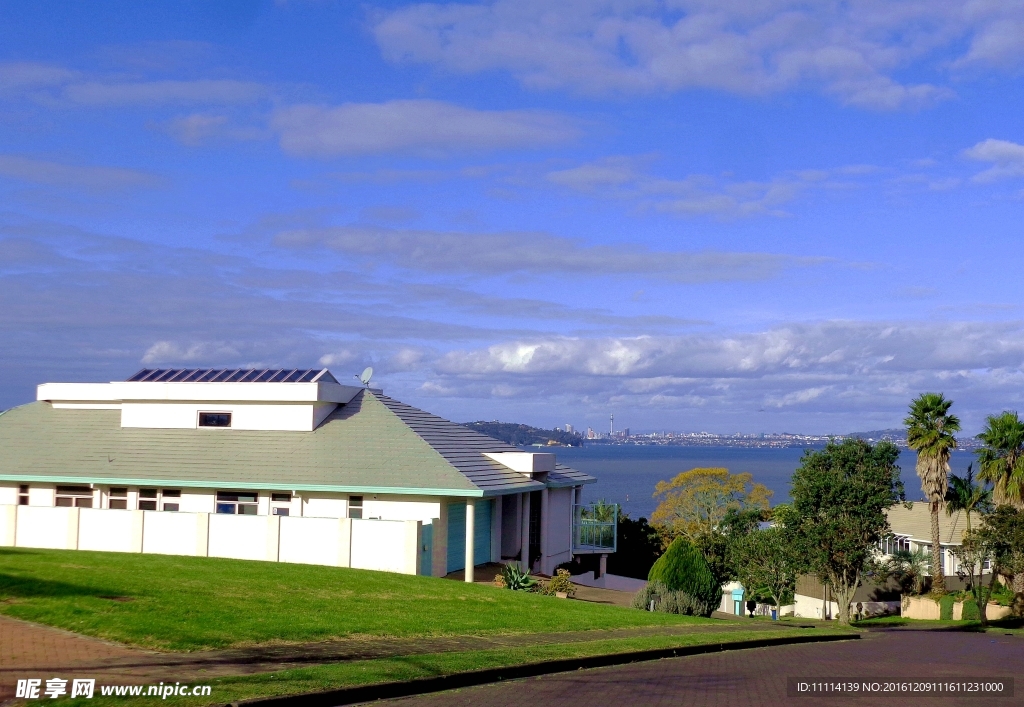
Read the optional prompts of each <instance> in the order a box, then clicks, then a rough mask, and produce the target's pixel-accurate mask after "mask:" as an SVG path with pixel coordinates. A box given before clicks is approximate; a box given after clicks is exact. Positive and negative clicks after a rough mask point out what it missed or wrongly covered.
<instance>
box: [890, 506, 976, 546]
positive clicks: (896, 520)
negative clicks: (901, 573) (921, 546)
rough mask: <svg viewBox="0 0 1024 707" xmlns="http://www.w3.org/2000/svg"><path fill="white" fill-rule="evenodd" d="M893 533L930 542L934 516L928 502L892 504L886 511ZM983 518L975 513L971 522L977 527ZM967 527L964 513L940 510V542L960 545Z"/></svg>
mask: <svg viewBox="0 0 1024 707" xmlns="http://www.w3.org/2000/svg"><path fill="white" fill-rule="evenodd" d="M885 514H886V516H887V517H888V518H889V527H890V528H892V532H893V533H897V534H899V535H907V536H909V537H911V538H913V539H914V540H915V541H921V542H925V543H930V542H931V540H932V516H931V509H929V507H928V503H927V502H918V503H915V504H914V505H913V508H909V509H908V508H905V507H904V506H903V505H902V504H899V505H895V506H892V507H890V508H888V509H887V510H886V512H885ZM980 522H981V518H980V517H979V516H978V515H977V514H974V515H972V516H971V523H972V524H973V525H974V527H977V526H978V524H979V523H980ZM966 529H967V518H966V517H965V515H964V514H963V513H953V515H951V516H950V515H946V509H945V508H943V509H942V510H941V511H939V542H943V543H952V544H955V545H959V544H960V543H962V542H963V535H964V531H965V530H966Z"/></svg>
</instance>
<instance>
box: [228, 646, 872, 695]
mask: <svg viewBox="0 0 1024 707" xmlns="http://www.w3.org/2000/svg"><path fill="white" fill-rule="evenodd" d="M859 638H860V635H859V634H850V635H845V634H838V635H827V636H823V635H813V634H811V635H803V636H780V637H777V638H758V639H753V640H749V641H733V642H731V643H707V644H704V645H699V646H680V647H678V648H655V649H651V650H645V651H632V652H629V653H611V654H607V655H595V656H589V657H584V658H565V659H562V660H549V661H546V662H543V663H526V664H524V665H513V666H509V667H507V668H485V669H483V670H470V671H467V672H464V673H453V674H452V675H439V676H437V677H427V678H414V679H412V680H403V681H399V682H388V683H378V684H376V685H357V686H354V687H342V688H338V689H336V690H326V691H323V692H309V693H306V694H301V695H287V696H282V697H258V698H254V699H251V700H241V701H238V702H232V703H231V707H340V706H341V705H352V704H356V703H359V702H373V701H375V700H386V699H393V698H396V697H409V696H410V695H422V694H426V693H431V692H441V691H444V690H455V689H458V688H463V687H473V686H476V685H486V684H488V683H496V682H503V681H505V680H516V679H520V678H531V677H537V676H540V675H550V674H552V673H565V672H572V671H575V670H583V669H587V668H603V667H607V666H611V665H626V664H628V663H638V662H642V661H648V660H660V659H662V658H680V657H683V656H688V655H702V654H705V653H720V652H722V651H733V650H741V649H744V648H767V647H769V646H785V645H792V644H797V643H826V642H831V641H850V640H857V639H859Z"/></svg>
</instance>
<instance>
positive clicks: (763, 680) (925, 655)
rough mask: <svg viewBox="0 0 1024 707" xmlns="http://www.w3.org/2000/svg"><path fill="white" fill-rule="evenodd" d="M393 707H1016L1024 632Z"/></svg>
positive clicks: (714, 661) (649, 672)
mask: <svg viewBox="0 0 1024 707" xmlns="http://www.w3.org/2000/svg"><path fill="white" fill-rule="evenodd" d="M788 676H793V677H860V678H865V677H903V678H924V677H931V678H950V679H953V678H960V679H965V678H975V679H977V678H980V677H986V676H987V677H1010V676H1015V677H1017V682H1018V684H1017V685H1016V690H1015V693H1016V696H1015V697H1014V698H1012V699H1011V698H1002V699H980V698H967V699H965V698H950V697H941V698H937V697H935V696H900V697H898V698H892V697H885V696H883V697H878V696H875V697H868V698H863V697H828V698H824V699H822V698H815V697H789V696H788V695H787V691H786V678H787V677H788ZM393 702H394V703H395V704H394V705H393V707H435V706H436V707H462V706H463V705H474V706H480V707H504V706H506V705H507V706H508V707H522V705H537V704H548V705H557V704H572V705H593V706H594V707H655V706H658V707H660V706H661V705H665V706H666V707H669V706H671V707H684V706H685V707H725V706H730V707H731V706H733V705H737V706H738V705H743V706H744V707H762V706H764V707H768V706H771V707H775V706H777V705H798V706H807V707H810V706H811V705H841V706H842V707H859V706H860V705H883V704H885V705H892V704H895V705H901V706H902V705H907V706H908V707H909V706H911V705H929V707H931V706H936V707H940V706H944V705H979V707H980V706H982V705H984V706H985V707H987V706H988V705H1024V638H1022V637H1019V636H1005V635H1003V634H991V633H987V634H981V633H953V632H936V631H899V632H897V631H892V632H884V633H881V632H880V633H872V634H868V635H867V636H865V637H864V639H862V640H860V641H848V642H847V641H844V642H841V643H821V644H813V643H812V644H806V645H795V646H780V647H776V648H758V649H752V650H741V651H730V652H725V653H717V654H712V655H702V656H693V657H689V658H670V659H666V660H659V661H653V662H650V663H636V664H633V665H625V666H617V667H611V668H599V669H596V670H581V671H578V672H575V673H562V674H558V675H548V676H545V677H539V678H532V679H529V680H519V681H512V682H507V683H498V684H495V685H485V686H481V687H473V688H466V689H464V690H453V691H451V692H442V693H437V694H433V695H424V696H421V697H409V698H404V699H401V700H394V701H393Z"/></svg>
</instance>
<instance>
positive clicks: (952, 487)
mask: <svg viewBox="0 0 1024 707" xmlns="http://www.w3.org/2000/svg"><path fill="white" fill-rule="evenodd" d="M991 505H992V490H991V489H987V488H985V487H984V486H980V485H978V484H975V483H974V465H973V464H968V465H967V474H965V475H964V476H957V475H956V474H950V476H949V488H948V489H947V490H946V515H950V516H951V515H953V514H954V513H959V512H960V511H963V512H964V514H965V515H966V517H967V532H968V533H970V532H971V513H984V512H985V511H986V510H988V508H989V507H990V506H991Z"/></svg>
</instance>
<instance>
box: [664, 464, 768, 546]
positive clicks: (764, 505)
mask: <svg viewBox="0 0 1024 707" xmlns="http://www.w3.org/2000/svg"><path fill="white" fill-rule="evenodd" d="M753 479H754V477H753V475H751V474H749V473H746V472H743V473H740V474H730V473H729V470H728V469H721V468H697V469H690V470H689V471H684V472H682V473H680V474H679V475H677V476H676V477H675V478H674V479H671V480H669V481H659V482H658V485H657V486H655V487H654V497H655V498H657V499H659V503H658V507H657V508H656V509H655V511H654V513H653V514H652V515H651V524H652V525H655V526H657V527H658V528H659V529H660V530H661V531H662V532H663V533H664V534H665V535H666V536H669V537H677V536H680V535H682V536H684V537H686V538H688V539H690V540H691V541H693V540H696V539H697V538H698V537H700V536H702V535H706V534H707V533H710V532H712V531H714V530H715V529H716V528H717V527H718V526H719V524H720V523H721V522H722V520H723V519H724V518H725V515H726V513H728V512H729V510H731V509H735V510H737V511H744V510H752V509H762V510H767V509H768V505H769V499H770V498H771V497H772V495H773V492H772V491H771V490H769V488H768V487H767V486H765V485H764V484H756V483H754V480H753Z"/></svg>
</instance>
